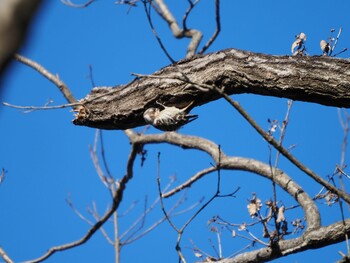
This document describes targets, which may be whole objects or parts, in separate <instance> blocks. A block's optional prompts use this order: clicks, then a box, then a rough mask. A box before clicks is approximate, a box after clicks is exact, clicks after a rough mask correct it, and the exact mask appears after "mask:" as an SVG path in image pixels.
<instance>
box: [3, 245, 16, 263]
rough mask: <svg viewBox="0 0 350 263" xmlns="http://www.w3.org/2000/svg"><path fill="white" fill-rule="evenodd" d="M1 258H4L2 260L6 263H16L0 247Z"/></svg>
mask: <svg viewBox="0 0 350 263" xmlns="http://www.w3.org/2000/svg"><path fill="white" fill-rule="evenodd" d="M0 257H2V259H3V260H5V262H6V263H14V262H13V261H12V259H11V258H10V257H9V256H8V255H7V254H6V252H5V250H4V249H3V248H2V247H0Z"/></svg>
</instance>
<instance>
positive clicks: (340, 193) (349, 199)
mask: <svg viewBox="0 0 350 263" xmlns="http://www.w3.org/2000/svg"><path fill="white" fill-rule="evenodd" d="M213 88H214V89H215V90H216V91H217V92H218V93H220V94H221V95H222V96H223V97H224V98H225V100H226V101H227V102H229V103H230V104H231V105H232V106H233V107H234V108H235V109H236V110H237V111H238V112H239V113H240V114H241V115H242V116H243V117H244V118H245V119H246V120H247V121H248V123H249V124H250V125H251V126H252V127H253V128H254V129H255V130H256V131H257V132H258V133H259V134H260V135H261V136H262V137H263V138H264V139H265V140H266V141H267V142H268V143H270V144H272V146H273V147H275V148H276V149H277V150H278V151H280V152H281V154H282V155H283V156H285V157H286V158H287V159H288V160H289V161H290V162H292V163H293V164H294V165H295V166H296V167H298V168H299V169H300V170H301V171H303V172H304V173H306V174H307V175H309V176H310V177H311V178H312V179H314V180H315V181H316V182H318V183H319V184H321V185H323V186H325V187H326V188H327V189H328V190H330V191H332V192H334V193H336V194H337V195H338V196H340V197H341V198H343V199H344V200H345V201H346V202H347V203H350V196H349V195H348V194H347V193H345V192H344V191H342V190H340V189H338V188H336V187H334V186H333V185H331V184H330V183H328V182H327V181H326V180H324V179H323V178H322V177H320V176H319V175H318V174H316V173H315V172H313V171H312V170H311V169H310V168H308V167H306V166H305V165H303V164H302V163H301V162H300V161H299V160H298V159H297V158H295V157H294V156H293V155H292V154H291V153H290V152H289V151H288V150H287V149H286V148H284V147H283V146H281V145H279V143H278V142H277V141H276V140H275V139H274V138H273V137H272V136H271V135H269V134H268V133H266V132H265V131H264V130H263V129H262V128H261V127H260V126H259V125H258V124H257V122H256V121H255V120H254V119H253V118H251V117H250V116H249V114H248V113H247V112H246V111H245V110H244V109H243V108H242V107H241V105H239V103H238V102H236V101H234V100H232V99H231V98H230V97H229V96H228V95H227V94H226V93H225V92H223V91H222V90H220V89H218V88H216V87H213Z"/></svg>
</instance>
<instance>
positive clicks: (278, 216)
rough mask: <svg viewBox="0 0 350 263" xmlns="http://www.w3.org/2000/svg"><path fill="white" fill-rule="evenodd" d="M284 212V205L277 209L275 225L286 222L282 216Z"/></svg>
mask: <svg viewBox="0 0 350 263" xmlns="http://www.w3.org/2000/svg"><path fill="white" fill-rule="evenodd" d="M284 210H285V207H284V205H283V206H281V207H280V208H279V209H278V214H277V220H276V222H277V223H280V222H284V221H286V218H285V216H284Z"/></svg>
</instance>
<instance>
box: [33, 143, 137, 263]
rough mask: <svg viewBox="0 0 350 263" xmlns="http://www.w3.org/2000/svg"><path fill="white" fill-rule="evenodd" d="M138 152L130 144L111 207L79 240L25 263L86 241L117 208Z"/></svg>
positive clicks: (131, 175)
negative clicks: (124, 168) (125, 167)
mask: <svg viewBox="0 0 350 263" xmlns="http://www.w3.org/2000/svg"><path fill="white" fill-rule="evenodd" d="M137 152H138V146H137V145H132V148H131V152H130V155H129V159H128V164H127V171H126V175H125V176H124V177H123V178H122V179H121V180H120V181H119V182H118V187H117V190H116V191H115V195H114V196H113V204H112V207H111V209H110V210H109V211H107V212H106V213H105V214H104V215H103V216H102V217H101V219H100V220H99V221H98V222H96V223H95V224H94V225H93V226H92V227H91V228H90V229H89V231H88V232H87V233H86V234H85V235H84V236H83V237H82V238H80V239H79V240H76V241H73V242H71V243H67V244H64V245H60V246H55V247H52V248H50V249H49V250H48V251H47V252H46V253H45V254H44V255H43V256H41V257H39V258H37V259H34V260H30V261H27V262H26V263H36V262H42V261H44V260H45V259H47V258H49V257H50V256H52V255H53V254H55V253H56V252H58V251H64V250H68V249H71V248H74V247H77V246H80V245H82V244H84V243H85V242H87V241H88V240H89V239H90V238H91V237H92V236H93V235H94V234H95V232H96V231H98V230H99V229H100V227H101V226H102V225H103V224H104V223H105V222H106V221H107V220H108V219H109V218H110V217H111V216H112V215H113V213H114V212H115V211H116V210H117V209H118V207H119V204H120V203H121V201H122V199H123V194H124V190H125V187H126V184H127V183H128V182H129V181H130V180H131V179H132V177H133V163H134V161H135V158H136V155H137Z"/></svg>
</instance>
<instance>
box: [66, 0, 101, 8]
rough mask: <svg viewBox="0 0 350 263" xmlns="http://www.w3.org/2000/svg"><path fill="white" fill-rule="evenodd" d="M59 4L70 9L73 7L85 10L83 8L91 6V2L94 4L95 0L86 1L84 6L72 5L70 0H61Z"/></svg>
mask: <svg viewBox="0 0 350 263" xmlns="http://www.w3.org/2000/svg"><path fill="white" fill-rule="evenodd" d="M61 2H62V3H63V4H65V5H67V6H70V7H75V8H85V7H88V6H89V5H91V4H92V3H93V2H95V0H88V1H87V2H86V3H84V4H80V5H78V4H74V3H73V2H72V1H70V0H61Z"/></svg>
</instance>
